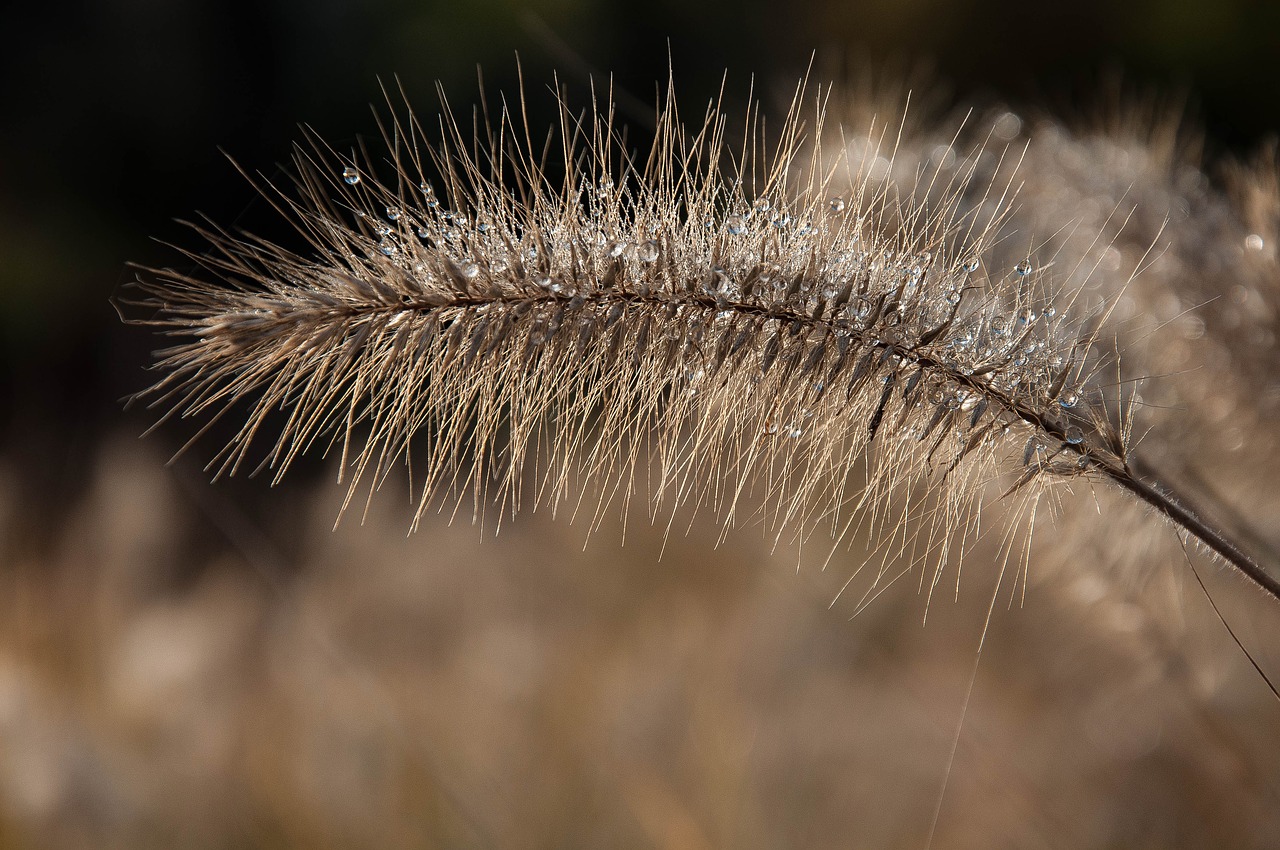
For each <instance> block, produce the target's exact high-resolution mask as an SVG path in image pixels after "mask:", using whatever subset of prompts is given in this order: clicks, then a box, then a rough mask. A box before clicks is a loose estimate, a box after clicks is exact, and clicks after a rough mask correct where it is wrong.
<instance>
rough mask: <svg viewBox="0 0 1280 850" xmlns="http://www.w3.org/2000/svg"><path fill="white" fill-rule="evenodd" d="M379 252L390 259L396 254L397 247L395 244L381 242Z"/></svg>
mask: <svg viewBox="0 0 1280 850" xmlns="http://www.w3.org/2000/svg"><path fill="white" fill-rule="evenodd" d="M378 250H379V251H381V252H382V253H384V254H386V255H387V256H388V257H391V256H394V255H395V253H396V245H395V243H394V242H379V243H378Z"/></svg>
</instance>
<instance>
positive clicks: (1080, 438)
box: [1063, 425, 1084, 446]
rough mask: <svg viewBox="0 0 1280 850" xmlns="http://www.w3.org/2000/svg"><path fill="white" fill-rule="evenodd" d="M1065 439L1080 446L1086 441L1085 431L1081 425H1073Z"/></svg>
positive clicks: (1069, 443)
mask: <svg viewBox="0 0 1280 850" xmlns="http://www.w3.org/2000/svg"><path fill="white" fill-rule="evenodd" d="M1063 439H1065V440H1066V441H1067V444H1068V445H1072V446H1078V445H1080V444H1081V443H1083V442H1084V431H1083V430H1081V428H1080V426H1079V425H1072V426H1071V427H1069V428H1067V431H1066V434H1065V435H1064V437H1063Z"/></svg>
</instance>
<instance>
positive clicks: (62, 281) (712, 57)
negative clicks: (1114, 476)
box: [0, 0, 1280, 527]
mask: <svg viewBox="0 0 1280 850" xmlns="http://www.w3.org/2000/svg"><path fill="white" fill-rule="evenodd" d="M5 27H6V30H7V31H8V36H7V37H6V39H5V48H4V50H3V51H0V80H3V85H2V88H0V116H3V117H2V118H0V258H3V260H2V261H0V334H2V335H3V340H4V344H3V348H2V349H0V375H2V376H3V385H2V387H3V398H4V402H5V403H4V405H3V411H2V412H0V447H2V448H0V450H2V451H4V453H5V454H8V455H10V456H11V457H12V458H13V462H14V463H15V464H16V465H17V467H18V469H19V475H20V477H21V478H22V479H23V480H24V486H25V488H26V492H27V493H28V494H29V497H30V498H29V501H30V502H31V504H32V505H33V506H34V507H33V508H32V511H33V514H32V515H33V516H39V517H43V518H44V519H45V520H50V519H54V518H56V514H57V510H58V508H59V506H61V505H65V504H66V503H67V502H68V497H69V496H70V495H72V494H73V493H74V491H75V488H76V486H77V483H78V481H79V480H80V475H79V472H78V470H79V469H80V468H81V467H82V466H83V465H84V464H85V463H86V462H87V460H88V459H89V457H90V456H91V454H92V452H93V447H94V445H95V444H96V442H97V439H98V438H99V437H100V436H101V435H102V434H103V433H104V432H105V431H107V430H111V429H116V428H120V427H122V426H123V427H125V428H133V429H135V430H140V429H141V427H142V426H143V425H144V424H145V423H146V422H147V418H146V416H145V414H133V415H129V416H124V415H122V414H121V411H120V407H119V405H118V399H119V398H120V397H121V396H122V395H124V394H126V393H128V392H130V391H132V390H136V389H138V388H140V387H141V386H142V385H143V384H145V383H146V382H147V378H146V376H145V375H144V374H143V373H142V371H141V368H142V366H143V364H144V363H146V362H147V360H148V359H149V354H148V352H149V350H150V348H151V347H152V342H151V340H150V339H148V338H147V335H146V334H145V333H143V332H140V331H138V330H136V329H126V328H123V327H122V326H121V325H120V324H119V323H118V321H117V319H116V316H115V313H114V311H113V310H112V308H111V307H110V305H109V303H108V299H109V297H110V296H111V295H112V294H113V293H114V292H116V291H117V290H118V288H119V287H120V286H121V285H122V284H123V283H125V282H126V281H128V280H129V279H130V278H131V272H130V271H129V270H128V269H127V268H126V266H125V264H126V262H129V261H132V262H137V263H140V264H144V265H165V264H170V263H174V262H177V261H178V258H177V254H176V253H175V252H174V251H173V250H172V249H170V248H168V247H166V246H165V245H164V244H161V243H163V242H176V243H177V244H182V245H187V246H192V245H193V244H194V242H195V240H194V238H193V237H192V236H191V235H190V234H189V233H186V232H185V231H184V230H183V229H182V228H181V227H180V226H179V225H178V224H177V223H176V222H175V220H174V219H175V218H178V217H184V218H185V217H190V216H192V215H193V213H195V212H196V211H198V212H199V213H203V214H207V215H208V216H209V217H210V218H212V219H213V220H214V221H217V222H221V223H224V224H232V225H237V226H245V227H251V228H252V229H254V230H256V231H258V232H265V233H266V234H267V235H273V236H279V237H280V238H287V235H286V234H278V233H276V232H274V231H273V228H278V227H279V225H278V223H277V222H275V221H274V220H273V219H272V217H271V216H270V215H268V214H266V211H264V210H263V209H262V206H263V205H262V204H260V203H259V202H257V201H256V200H255V196H254V192H253V191H252V190H251V189H250V187H249V186H248V185H247V184H246V182H245V181H244V180H243V179H241V178H240V177H239V176H237V175H236V173H235V172H234V170H233V168H232V166H231V165H230V164H229V163H228V161H227V160H226V158H225V157H224V155H223V153H221V152H220V151H225V152H226V153H227V154H229V155H231V156H234V157H235V158H236V159H237V160H238V161H239V162H241V163H243V164H244V165H245V166H246V167H248V168H249V169H251V170H260V171H263V172H265V173H267V174H272V173H274V172H275V171H276V168H277V166H276V163H280V162H283V161H286V160H287V159H288V156H289V151H290V143H291V142H292V141H293V140H295V139H297V138H298V136H299V135H300V131H299V129H298V125H299V123H306V124H309V125H311V126H313V127H315V128H316V129H317V130H318V131H319V132H320V133H321V134H322V135H323V136H324V137H325V138H326V139H328V140H330V141H331V142H333V143H335V144H337V145H338V146H339V147H341V146H342V145H344V144H350V143H351V142H353V141H354V139H355V138H356V136H357V135H358V134H372V133H374V132H375V126H374V123H373V119H372V117H371V113H370V110H369V104H370V103H371V102H377V101H379V100H380V98H381V94H380V91H379V87H378V86H379V83H378V80H379V78H381V79H383V80H391V79H392V78H393V77H394V76H395V75H399V78H400V80H401V81H402V82H403V84H404V86H405V88H406V90H407V91H408V93H409V96H410V99H411V101H412V102H413V103H414V104H415V105H416V106H417V108H418V109H419V110H420V111H423V112H425V113H427V114H432V113H433V111H434V109H435V108H436V104H437V100H436V95H435V92H434V84H435V82H436V81H439V82H440V83H441V84H442V85H443V87H444V90H445V91H446V92H447V93H448V94H449V95H450V98H451V101H452V102H453V104H454V105H455V106H456V107H460V108H462V109H466V108H468V107H469V106H470V105H471V104H472V103H473V102H474V100H475V93H476V90H477V83H476V74H477V71H476V69H477V67H482V68H483V69H484V76H485V82H486V86H487V87H488V88H490V89H501V90H505V91H508V92H509V91H512V90H514V88H515V85H516V83H515V79H516V67H517V66H516V59H515V57H516V55H517V54H518V55H519V58H520V62H521V64H522V65H523V68H524V73H525V78H526V80H527V81H528V86H529V88H530V89H531V90H534V91H536V92H540V91H542V90H543V89H544V87H545V86H546V85H547V83H548V82H549V81H550V80H551V74H552V72H553V71H555V70H559V71H560V73H561V80H562V81H563V82H564V83H565V84H567V85H569V86H570V87H571V88H576V89H577V90H579V91H585V89H586V76H587V74H588V73H593V74H595V75H597V77H598V78H599V77H603V76H605V75H607V74H613V75H614V80H615V85H616V86H617V87H618V88H619V89H620V90H622V91H624V92H626V93H627V95H629V96H630V97H632V98H634V99H635V102H637V103H640V104H651V103H652V102H653V100H654V96H653V95H654V91H655V88H656V87H657V86H658V85H659V84H661V83H662V82H663V81H665V79H666V77H667V66H668V62H670V65H671V67H672V68H673V69H674V74H675V78H676V80H677V83H678V91H679V95H680V97H681V99H682V100H683V101H684V102H685V103H686V104H692V107H690V106H686V110H689V109H692V112H693V113H694V114H700V111H701V105H702V104H703V103H705V101H706V100H707V99H708V98H709V97H711V96H712V95H714V94H715V93H716V91H717V89H718V87H719V84H720V81H721V77H722V74H724V73H726V72H727V74H728V80H729V83H728V92H729V94H730V96H731V98H738V99H741V98H742V97H743V96H744V95H745V93H746V92H747V90H748V87H749V86H750V85H751V83H752V80H753V75H754V80H755V81H756V91H757V92H758V93H760V94H761V95H762V96H763V97H764V99H765V100H766V105H768V102H769V101H775V102H776V101H777V100H779V99H780V96H781V94H782V93H783V92H785V91H786V89H787V86H789V85H790V83H791V82H792V81H793V80H795V79H796V78H798V76H799V75H801V74H803V73H804V71H805V69H806V67H808V66H809V64H810V62H811V58H812V57H814V56H815V51H816V59H814V60H813V61H814V67H815V76H817V77H818V78H819V79H821V78H823V77H824V76H827V77H835V78H839V77H840V76H843V75H845V74H846V73H847V70H848V69H849V68H851V67H852V68H856V67H862V66H864V65H866V64H868V63H869V64H871V65H872V66H873V67H874V66H881V67H883V66H884V65H886V63H887V64H888V65H889V66H892V67H903V68H912V67H927V68H930V69H932V74H933V76H932V77H929V78H927V79H936V80H938V81H940V82H941V83H945V84H946V86H947V89H948V92H949V94H947V95H944V96H952V97H957V98H971V97H984V98H997V99H1003V100H1007V101H1009V102H1011V103H1013V104H1014V105H1015V106H1021V107H1024V108H1025V107H1028V106H1036V107H1047V108H1050V109H1052V110H1054V111H1056V112H1058V113H1059V114H1067V115H1089V114H1090V112H1091V110H1093V111H1096V110H1097V109H1099V106H1098V104H1099V103H1101V102H1103V101H1105V100H1106V93H1107V92H1108V91H1110V90H1112V89H1114V87H1115V86H1114V80H1115V79H1116V78H1117V77H1118V76H1120V75H1122V78H1123V80H1124V85H1125V86H1126V87H1127V88H1129V89H1131V90H1135V91H1139V92H1158V93H1161V94H1162V95H1166V96H1167V95H1169V94H1170V93H1172V94H1173V95H1174V96H1175V97H1181V96H1184V95H1185V96H1186V97H1187V101H1188V104H1189V110H1190V112H1191V114H1192V116H1193V118H1194V119H1195V120H1198V121H1200V122H1202V123H1203V125H1204V126H1205V128H1206V129H1207V134H1208V137H1209V140H1210V150H1211V151H1213V150H1216V151H1219V152H1221V151H1225V152H1229V153H1230V152H1239V153H1246V152H1248V151H1249V150H1250V149H1252V148H1253V147H1254V146H1255V145H1257V144H1258V143H1259V141H1260V140H1262V139H1264V138H1265V137H1266V136H1267V135H1268V134H1269V133H1271V132H1273V131H1274V130H1275V128H1276V127H1277V126H1280V121H1277V116H1278V115H1280V85H1277V81H1276V73H1275V72H1276V69H1277V62H1276V58H1275V57H1276V56H1277V55H1280V41H1278V40H1277V39H1280V11H1278V10H1277V7H1276V6H1275V5H1267V4H1261V3H1249V2H1244V1H1243V0H1145V2H1133V3H1111V2H1073V3H1054V4H1036V3H1027V2H1015V0H1004V2H1000V0H981V1H979V0H969V2H955V3H939V2H928V0H875V2H861V3H848V2H835V0H824V1H823V2H806V3H799V4H794V5H790V6H788V7H785V8H784V6H783V5H782V4H780V3H771V2H761V0H742V2H736V3H721V2H716V3H702V2H697V3H691V2H676V0H661V2H650V3H644V4H633V3H617V2H602V1H601V0H556V2H538V3H534V4H530V5H528V6H527V7H524V6H520V5H519V4H514V3H506V2H501V0H480V1H479V2H454V3H439V2H409V0H374V2H367V3H354V2H346V0H321V1H320V2H302V1H301V0H267V2H208V0H188V1H187V2H160V0H109V2H97V3H84V2H80V3H58V4H52V3H45V4H22V5H21V7H19V8H18V9H17V10H15V11H10V12H8V13H7V14H6V19H5ZM930 94H931V97H936V96H937V93H936V92H931V93H930ZM535 102H536V103H537V104H538V105H539V106H540V107H543V108H545V106H547V105H548V101H547V99H546V98H543V99H542V100H537V99H536V98H535ZM630 112H631V113H632V114H629V115H623V120H624V121H626V122H628V123H631V124H633V125H635V126H636V132H637V133H642V132H643V121H644V118H645V117H646V116H645V114H644V113H643V112H642V111H641V109H639V108H634V109H631V110H630ZM637 112H639V113H640V114H635V113H637ZM549 119H550V115H549V114H547V113H546V112H545V111H544V113H543V114H542V115H538V114H535V115H534V122H535V124H539V123H544V122H545V121H547V120H549ZM160 439H162V440H163V439H165V437H163V436H162V437H161V438H160ZM42 524H44V525H46V526H50V527H52V526H55V525H56V522H45V523H42Z"/></svg>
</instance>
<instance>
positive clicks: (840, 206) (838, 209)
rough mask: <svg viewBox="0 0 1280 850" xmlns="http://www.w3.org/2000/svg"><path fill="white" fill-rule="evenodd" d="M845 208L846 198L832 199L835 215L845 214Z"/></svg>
mask: <svg viewBox="0 0 1280 850" xmlns="http://www.w3.org/2000/svg"><path fill="white" fill-rule="evenodd" d="M844 207H845V203H844V198H832V199H831V211H832V212H833V213H836V214H839V213H842V212H844Z"/></svg>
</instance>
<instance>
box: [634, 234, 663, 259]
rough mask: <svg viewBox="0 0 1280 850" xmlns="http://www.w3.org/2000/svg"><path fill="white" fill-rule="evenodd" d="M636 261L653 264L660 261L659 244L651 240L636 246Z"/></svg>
mask: <svg viewBox="0 0 1280 850" xmlns="http://www.w3.org/2000/svg"><path fill="white" fill-rule="evenodd" d="M636 259H638V260H639V261H640V262H642V263H652V262H653V261H655V260H657V259H658V243H657V242H655V241H653V240H652V239H650V240H649V241H648V242H644V243H641V244H640V245H638V246H636Z"/></svg>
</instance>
